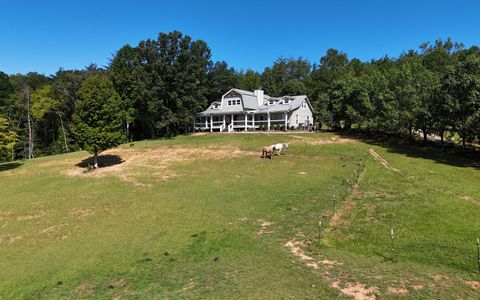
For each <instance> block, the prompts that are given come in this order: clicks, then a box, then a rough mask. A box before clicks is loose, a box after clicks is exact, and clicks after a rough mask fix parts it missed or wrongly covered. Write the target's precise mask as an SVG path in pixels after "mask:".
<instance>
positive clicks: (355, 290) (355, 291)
mask: <svg viewBox="0 0 480 300" xmlns="http://www.w3.org/2000/svg"><path fill="white" fill-rule="evenodd" d="M331 287H333V288H336V289H339V290H340V291H341V292H342V293H343V294H344V295H347V296H351V297H353V299H355V300H375V299H376V298H377V296H378V295H379V291H378V288H377V287H374V286H372V287H369V288H367V286H366V285H365V284H362V283H359V282H356V283H348V284H347V285H346V286H345V287H341V286H340V283H339V282H337V281H335V282H333V283H332V284H331Z"/></svg>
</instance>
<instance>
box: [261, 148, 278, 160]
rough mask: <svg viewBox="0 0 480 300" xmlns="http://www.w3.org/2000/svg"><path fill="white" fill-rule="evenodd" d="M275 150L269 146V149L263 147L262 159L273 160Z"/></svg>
mask: <svg viewBox="0 0 480 300" xmlns="http://www.w3.org/2000/svg"><path fill="white" fill-rule="evenodd" d="M274 151H275V150H274V149H273V147H272V146H267V147H263V150H262V158H267V157H268V158H269V159H273V152H274Z"/></svg>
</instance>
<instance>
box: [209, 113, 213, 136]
mask: <svg viewBox="0 0 480 300" xmlns="http://www.w3.org/2000/svg"><path fill="white" fill-rule="evenodd" d="M210 132H213V116H212V115H210Z"/></svg>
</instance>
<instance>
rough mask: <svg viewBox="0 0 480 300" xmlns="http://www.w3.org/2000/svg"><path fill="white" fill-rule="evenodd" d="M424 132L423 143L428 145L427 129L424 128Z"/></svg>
mask: <svg viewBox="0 0 480 300" xmlns="http://www.w3.org/2000/svg"><path fill="white" fill-rule="evenodd" d="M422 131H423V143H424V144H426V143H427V142H428V134H427V131H426V130H425V128H423V129H422Z"/></svg>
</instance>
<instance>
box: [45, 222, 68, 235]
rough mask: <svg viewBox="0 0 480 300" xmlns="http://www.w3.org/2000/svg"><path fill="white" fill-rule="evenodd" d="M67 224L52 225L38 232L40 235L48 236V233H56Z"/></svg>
mask: <svg viewBox="0 0 480 300" xmlns="http://www.w3.org/2000/svg"><path fill="white" fill-rule="evenodd" d="M65 225H67V224H55V225H52V226H49V227H47V228H45V229H44V230H42V231H40V233H42V234H50V233H54V232H56V231H57V230H58V229H59V228H61V227H63V226H65Z"/></svg>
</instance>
